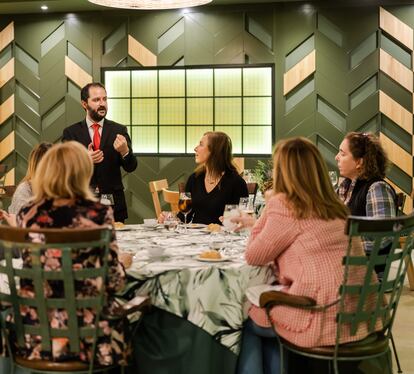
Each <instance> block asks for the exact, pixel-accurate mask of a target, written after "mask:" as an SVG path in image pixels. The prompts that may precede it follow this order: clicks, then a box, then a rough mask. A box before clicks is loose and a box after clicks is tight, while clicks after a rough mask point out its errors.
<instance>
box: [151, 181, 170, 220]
mask: <svg viewBox="0 0 414 374" xmlns="http://www.w3.org/2000/svg"><path fill="white" fill-rule="evenodd" d="M163 188H165V189H167V188H168V181H167V180H166V179H161V180H158V181H151V182H149V189H150V192H151V195H152V201H153V203H154V209H155V216H156V218H158V217H159V215H160V214H161V204H160V198H159V195H158V193H159V192H161V191H162V189H163Z"/></svg>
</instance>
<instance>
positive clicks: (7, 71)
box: [0, 58, 14, 88]
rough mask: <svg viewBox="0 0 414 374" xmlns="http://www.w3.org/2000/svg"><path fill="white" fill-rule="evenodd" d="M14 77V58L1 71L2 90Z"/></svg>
mask: <svg viewBox="0 0 414 374" xmlns="http://www.w3.org/2000/svg"><path fill="white" fill-rule="evenodd" d="M13 77H14V58H12V59H10V61H9V62H8V63H7V64H6V65H4V66H3V67H2V68H1V69H0V88H2V87H3V86H4V85H5V84H6V83H7V82H8V81H9V80H10V79H12V78H13Z"/></svg>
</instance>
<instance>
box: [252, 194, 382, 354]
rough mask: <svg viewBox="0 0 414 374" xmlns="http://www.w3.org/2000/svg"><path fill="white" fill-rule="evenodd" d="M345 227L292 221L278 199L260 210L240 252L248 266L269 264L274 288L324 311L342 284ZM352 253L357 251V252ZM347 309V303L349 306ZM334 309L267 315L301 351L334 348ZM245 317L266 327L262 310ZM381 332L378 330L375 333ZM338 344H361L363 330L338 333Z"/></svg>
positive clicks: (283, 202) (357, 276)
mask: <svg viewBox="0 0 414 374" xmlns="http://www.w3.org/2000/svg"><path fill="white" fill-rule="evenodd" d="M344 229H345V222H344V221H343V220H340V219H335V220H331V221H324V220H321V219H297V218H295V217H294V216H293V214H292V209H291V208H289V206H288V205H287V203H286V199H285V196H284V195H283V194H278V195H276V196H274V197H272V198H271V199H270V200H269V202H268V203H267V204H266V209H265V211H264V212H263V214H262V216H261V217H260V219H259V220H258V221H257V222H256V225H255V226H254V228H253V230H252V233H251V237H250V240H249V243H248V246H247V250H246V261H247V263H248V264H250V265H265V264H268V263H269V262H271V261H275V263H276V264H277V267H278V269H279V274H278V278H279V282H280V283H283V284H287V285H288V288H287V290H286V292H287V293H291V294H295V295H302V296H309V297H311V298H313V299H315V300H316V302H317V304H319V305H324V304H328V303H331V302H333V301H334V300H336V299H337V298H338V290H339V286H340V284H341V283H342V280H343V279H342V278H343V266H342V258H343V257H344V255H345V254H346V248H347V245H348V238H347V236H346V235H345V234H344ZM358 247H359V249H357V250H358V253H359V254H361V255H362V254H363V253H364V252H363V249H362V247H361V246H358ZM363 275H364V274H363V273H361V272H360V271H355V272H352V274H351V282H358V281H359V280H361V279H363ZM349 302H350V303H351V304H350V305H352V300H349ZM337 312H338V304H337V305H335V306H333V307H331V308H329V309H328V310H327V311H325V312H311V311H307V310H301V309H296V308H291V307H284V306H277V307H274V308H273V309H272V311H271V317H272V320H273V321H274V323H275V326H276V330H277V332H278V334H279V335H280V336H282V337H283V338H285V339H286V340H288V341H289V342H291V343H293V344H296V345H298V346H302V347H317V346H324V345H333V344H335V337H336V322H335V318H336V314H337ZM249 315H250V317H251V318H252V319H253V320H254V321H255V322H256V323H257V324H258V325H260V326H263V327H269V326H270V323H269V320H268V318H267V316H266V314H265V310H264V309H262V308H258V307H255V306H252V308H251V309H250V311H249ZM380 327H381V326H378V329H380ZM341 336H342V337H341V342H343V343H344V342H349V341H356V340H361V339H363V338H365V337H366V336H367V329H366V326H365V325H360V328H359V330H358V332H357V334H356V335H354V336H351V335H350V333H349V329H344V331H343V333H342V335H341Z"/></svg>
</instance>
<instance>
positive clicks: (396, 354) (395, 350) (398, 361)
mask: <svg viewBox="0 0 414 374" xmlns="http://www.w3.org/2000/svg"><path fill="white" fill-rule="evenodd" d="M391 345H392V350H393V352H394V357H395V362H396V363H397V369H398V371H397V372H398V373H402V370H401V366H400V360H399V359H398V353H397V348H395V343H394V337H393V336H392V333H391Z"/></svg>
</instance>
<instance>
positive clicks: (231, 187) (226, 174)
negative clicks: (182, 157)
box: [160, 131, 249, 224]
mask: <svg viewBox="0 0 414 374" xmlns="http://www.w3.org/2000/svg"><path fill="white" fill-rule="evenodd" d="M194 152H195V161H196V163H197V165H198V166H197V168H196V170H195V172H194V173H193V174H191V175H190V177H189V178H188V180H187V183H186V186H185V192H190V193H191V198H192V211H191V212H190V214H189V216H188V217H187V222H188V221H190V220H191V219H192V222H193V223H204V224H210V223H217V224H221V222H220V220H219V217H220V216H222V215H223V212H224V206H225V205H226V204H239V200H240V198H241V197H248V196H249V192H248V190H247V185H246V182H245V181H244V179H243V178H242V177H241V176H240V175H239V173H238V172H237V169H236V166H235V165H234V163H233V156H232V144H231V139H230V138H229V136H228V135H227V134H225V133H224V132H220V131H209V132H206V133H205V134H204V135H203V137H202V138H201V140H200V143H199V144H198V145H197V147H195V148H194ZM160 220H161V221H162V220H163V217H160Z"/></svg>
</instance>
